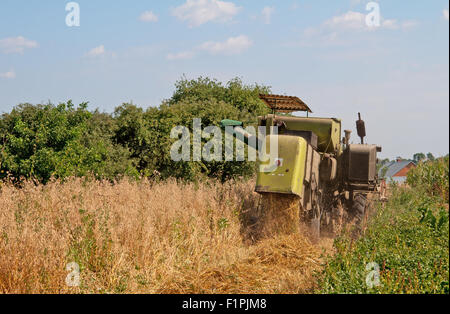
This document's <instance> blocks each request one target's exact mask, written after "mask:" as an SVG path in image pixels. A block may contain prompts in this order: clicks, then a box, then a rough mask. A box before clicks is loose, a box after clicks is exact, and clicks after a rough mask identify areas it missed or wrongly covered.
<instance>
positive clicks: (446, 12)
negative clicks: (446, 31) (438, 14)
mask: <svg viewBox="0 0 450 314" xmlns="http://www.w3.org/2000/svg"><path fill="white" fill-rule="evenodd" d="M442 14H443V15H444V18H445V19H446V20H447V21H448V9H445V10H444V11H443V12H442Z"/></svg>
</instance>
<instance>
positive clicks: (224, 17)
mask: <svg viewBox="0 0 450 314" xmlns="http://www.w3.org/2000/svg"><path fill="white" fill-rule="evenodd" d="M240 10H241V8H240V7H238V6H236V5H235V4H234V3H233V2H226V1H219V0H187V1H186V3H185V4H183V5H181V6H179V7H176V8H174V9H172V14H173V15H174V16H175V17H176V18H178V19H179V20H181V21H183V22H188V24H189V26H190V27H196V26H200V25H202V24H205V23H208V22H212V21H214V22H222V23H223V22H228V21H230V20H232V19H233V17H234V16H235V15H236V14H238V13H239V11H240Z"/></svg>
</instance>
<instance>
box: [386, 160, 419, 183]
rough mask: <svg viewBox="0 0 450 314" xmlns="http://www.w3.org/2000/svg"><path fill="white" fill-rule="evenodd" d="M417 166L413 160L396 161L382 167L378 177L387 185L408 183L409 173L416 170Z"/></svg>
mask: <svg viewBox="0 0 450 314" xmlns="http://www.w3.org/2000/svg"><path fill="white" fill-rule="evenodd" d="M415 167H416V164H415V163H414V161H412V160H400V159H398V160H395V161H391V162H389V163H387V164H386V165H384V166H383V167H381V169H380V171H379V173H378V176H379V177H380V178H382V179H384V180H386V182H387V183H391V182H396V183H398V184H404V183H406V178H407V177H408V172H409V171H410V170H411V169H413V168H415Z"/></svg>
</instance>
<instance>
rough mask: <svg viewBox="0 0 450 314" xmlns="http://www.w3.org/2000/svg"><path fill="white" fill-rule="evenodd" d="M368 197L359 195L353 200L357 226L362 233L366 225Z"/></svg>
mask: <svg viewBox="0 0 450 314" xmlns="http://www.w3.org/2000/svg"><path fill="white" fill-rule="evenodd" d="M366 210H367V196H366V195H364V194H357V195H356V196H355V198H354V200H353V207H352V212H353V215H354V216H355V218H356V225H357V227H358V229H359V230H360V231H362V230H363V229H364V227H365V226H364V225H365V223H366Z"/></svg>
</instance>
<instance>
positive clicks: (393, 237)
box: [318, 160, 449, 294]
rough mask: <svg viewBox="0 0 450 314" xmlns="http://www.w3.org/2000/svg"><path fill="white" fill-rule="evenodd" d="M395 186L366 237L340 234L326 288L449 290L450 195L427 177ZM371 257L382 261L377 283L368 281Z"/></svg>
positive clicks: (322, 284) (323, 279) (324, 290)
mask: <svg viewBox="0 0 450 314" xmlns="http://www.w3.org/2000/svg"><path fill="white" fill-rule="evenodd" d="M442 162H443V161H436V162H434V163H433V164H430V165H428V167H440V165H439V164H438V163H442ZM446 162H448V160H447V161H446ZM422 174H423V175H425V176H426V172H422ZM416 178H417V179H420V178H419V177H417V176H416ZM419 182H420V183H419ZM447 184H448V183H447ZM433 186H435V187H437V189H438V190H439V191H441V190H442V189H443V187H442V186H436V185H435V184H434V185H433ZM392 188H393V191H392V197H391V198H390V200H389V201H388V203H386V204H377V205H376V207H377V211H376V213H375V214H374V216H373V217H371V220H370V223H369V227H368V229H367V231H366V233H365V235H364V237H362V238H360V239H358V240H352V239H351V237H348V236H343V237H340V238H339V239H337V240H336V242H335V247H336V251H337V253H336V255H335V256H333V257H330V258H329V260H328V263H327V266H326V267H325V269H324V271H323V272H322V273H321V274H319V275H318V277H319V286H320V287H321V288H320V292H321V293H387V294H391V293H445V294H448V293H449V283H448V278H449V214H448V199H447V200H445V199H444V198H443V197H442V196H441V195H440V194H439V193H433V192H432V191H430V190H429V184H428V182H427V180H425V179H423V178H422V179H420V180H418V181H416V185H415V186H414V187H412V188H399V187H396V186H393V187H392ZM370 263H377V264H378V265H379V266H380V284H381V285H380V286H378V287H373V288H370V287H369V286H368V285H367V284H366V279H367V276H368V275H369V271H367V270H366V266H367V265H368V264H370Z"/></svg>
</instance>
